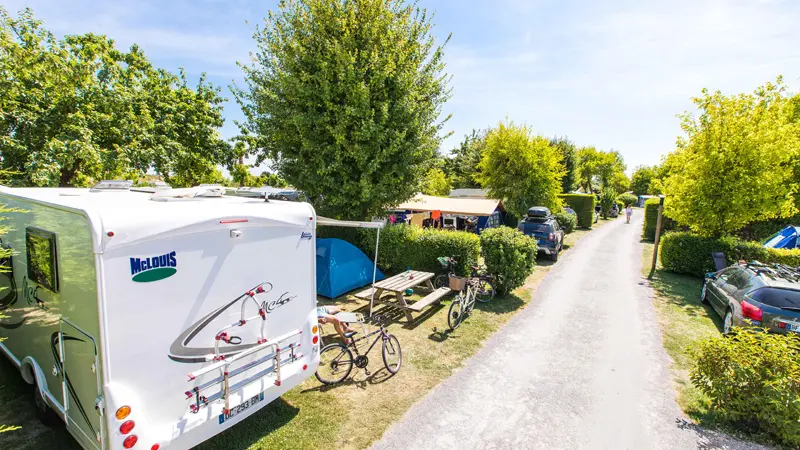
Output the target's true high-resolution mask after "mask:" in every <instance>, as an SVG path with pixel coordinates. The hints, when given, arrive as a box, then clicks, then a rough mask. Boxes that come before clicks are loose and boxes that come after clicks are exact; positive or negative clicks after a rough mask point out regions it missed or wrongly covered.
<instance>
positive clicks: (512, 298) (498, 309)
mask: <svg viewBox="0 0 800 450" xmlns="http://www.w3.org/2000/svg"><path fill="white" fill-rule="evenodd" d="M523 306H525V301H524V300H522V299H521V298H519V296H517V295H516V294H505V295H501V296H499V297H495V298H493V299H492V301H490V302H489V303H476V304H475V308H477V309H480V310H481V311H483V312H487V313H492V314H505V313H509V312H511V311H516V310H518V309H520V308H522V307H523Z"/></svg>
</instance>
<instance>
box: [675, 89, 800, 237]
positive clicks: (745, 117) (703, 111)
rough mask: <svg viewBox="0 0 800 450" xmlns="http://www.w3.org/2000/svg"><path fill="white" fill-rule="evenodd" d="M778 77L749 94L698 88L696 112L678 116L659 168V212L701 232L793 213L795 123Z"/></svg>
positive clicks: (798, 134) (798, 127) (798, 144)
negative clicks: (670, 149) (672, 147)
mask: <svg viewBox="0 0 800 450" xmlns="http://www.w3.org/2000/svg"><path fill="white" fill-rule="evenodd" d="M785 90H786V88H785V85H784V84H783V82H782V79H781V78H778V80H777V83H767V84H766V85H765V86H763V87H760V88H758V89H757V90H756V91H755V92H754V93H753V94H739V95H733V96H726V95H723V94H722V93H720V92H719V91H717V92H714V93H709V92H708V91H707V90H705V89H704V90H703V91H702V95H701V96H700V97H697V98H694V99H693V101H694V103H695V105H697V108H698V110H699V116H698V117H696V118H695V117H693V116H692V115H691V114H690V113H688V112H687V113H684V114H683V115H682V117H681V118H682V122H681V128H682V129H683V131H684V133H685V136H683V137H681V138H679V139H678V149H677V150H676V151H675V152H674V153H672V154H670V155H669V156H668V157H667V158H666V159H665V161H664V164H663V166H667V167H668V169H667V170H668V173H669V175H668V177H667V179H666V180H665V182H664V188H665V194H666V196H667V201H666V206H665V208H666V210H665V214H666V215H667V216H668V217H670V218H671V219H674V220H676V221H677V222H679V223H681V224H684V225H687V226H689V227H690V228H691V229H692V231H695V232H697V233H700V234H703V235H706V236H721V235H724V234H726V233H730V232H734V231H736V230H739V229H740V228H741V227H742V226H744V225H746V224H748V223H751V222H753V221H756V220H764V219H771V218H775V217H789V216H791V215H793V214H795V213H796V212H797V208H796V206H795V197H796V196H797V192H798V185H797V183H796V181H795V180H794V167H793V159H794V158H796V156H797V154H798V151H799V150H800V124H798V122H797V121H796V120H795V111H794V105H793V103H792V102H793V100H792V99H789V98H787V97H786V96H785Z"/></svg>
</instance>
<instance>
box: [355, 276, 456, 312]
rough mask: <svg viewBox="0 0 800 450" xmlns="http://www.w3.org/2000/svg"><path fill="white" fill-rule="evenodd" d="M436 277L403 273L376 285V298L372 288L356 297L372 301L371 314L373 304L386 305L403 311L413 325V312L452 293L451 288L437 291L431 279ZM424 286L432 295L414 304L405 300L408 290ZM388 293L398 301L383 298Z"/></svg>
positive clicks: (442, 288)
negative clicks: (375, 302)
mask: <svg viewBox="0 0 800 450" xmlns="http://www.w3.org/2000/svg"><path fill="white" fill-rule="evenodd" d="M434 276H436V274H435V273H431V272H420V271H418V270H412V271H410V272H403V273H400V274H397V275H395V276H393V277H389V278H386V279H384V280H381V281H379V282H377V283H375V285H374V289H375V295H374V296H373V295H372V290H373V288H372V287H370V288H368V289H366V290H364V291H361V292H359V293H357V294H355V295H356V297H358V298H363V299H367V298H369V299H370V305H369V309H370V314H371V313H372V302H373V301H377V302H379V303H383V304H385V305H389V306H392V307H395V308H400V309H402V310H403V313H404V314H405V316H406V319H408V322H409V323H413V322H414V317H413V316H412V315H411V313H412V312H420V311H422V310H423V309H425V308H426V307H428V306H431V305H433V304H435V303H438V302H439V301H440V300H441V299H442V297H444V296H445V295H447V294H449V293H450V288H449V287H441V288H439V289H436V288H435V287H434V286H433V283H432V282H431V279H432V278H433V277H434ZM423 284H424V287H425V288H427V289H428V290H429V291H430V293H429V294H428V295H426V296H425V297H422V298H421V299H419V300H417V301H416V302H414V303H408V302H407V301H406V298H405V292H406V289H409V288H413V287H415V286H420V285H423ZM386 293H393V294H394V298H395V300H396V301H388V300H385V299H383V298H382V297H383V295H384V294H386Z"/></svg>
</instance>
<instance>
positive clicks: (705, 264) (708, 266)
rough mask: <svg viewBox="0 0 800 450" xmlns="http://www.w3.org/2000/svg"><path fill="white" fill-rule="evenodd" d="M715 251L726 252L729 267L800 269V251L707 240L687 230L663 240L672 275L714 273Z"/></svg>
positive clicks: (665, 264) (731, 240)
mask: <svg viewBox="0 0 800 450" xmlns="http://www.w3.org/2000/svg"><path fill="white" fill-rule="evenodd" d="M713 252H723V253H724V254H725V259H726V260H727V262H728V264H733V263H735V262H737V261H740V260H744V261H761V262H765V263H782V264H787V265H789V266H792V267H797V266H800V249H791V250H787V249H776V248H764V246H763V245H761V244H760V243H758V242H747V241H742V240H739V239H737V238H734V237H724V238H720V239H715V238H707V237H702V236H698V235H696V234H692V233H689V232H685V231H681V232H670V233H666V234H665V235H663V237H662V239H661V265H662V266H663V267H664V269H666V270H669V271H671V272H677V273H687V274H690V275H696V276H703V275H704V274H706V273H708V272H714V271H715V267H714V260H713V258H712V257H711V253H713Z"/></svg>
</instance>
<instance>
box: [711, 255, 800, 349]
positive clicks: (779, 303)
mask: <svg viewBox="0 0 800 450" xmlns="http://www.w3.org/2000/svg"><path fill="white" fill-rule="evenodd" d="M701 298H702V300H703V303H706V304H708V305H710V306H711V307H712V308H713V309H714V310H715V311H716V312H717V314H719V315H720V317H722V321H723V333H725V334H728V333H729V332H730V330H731V328H732V327H734V326H740V327H741V326H755V327H763V328H767V329H768V330H769V331H771V332H775V333H784V334H785V333H800V272H798V271H797V269H794V268H791V267H788V266H784V265H777V264H776V265H765V264H761V263H748V264H736V265H733V266H731V267H727V268H725V269H723V270H720V271H719V272H716V273H710V274H707V275H706V279H705V282H704V283H703V292H702V294H701Z"/></svg>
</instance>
